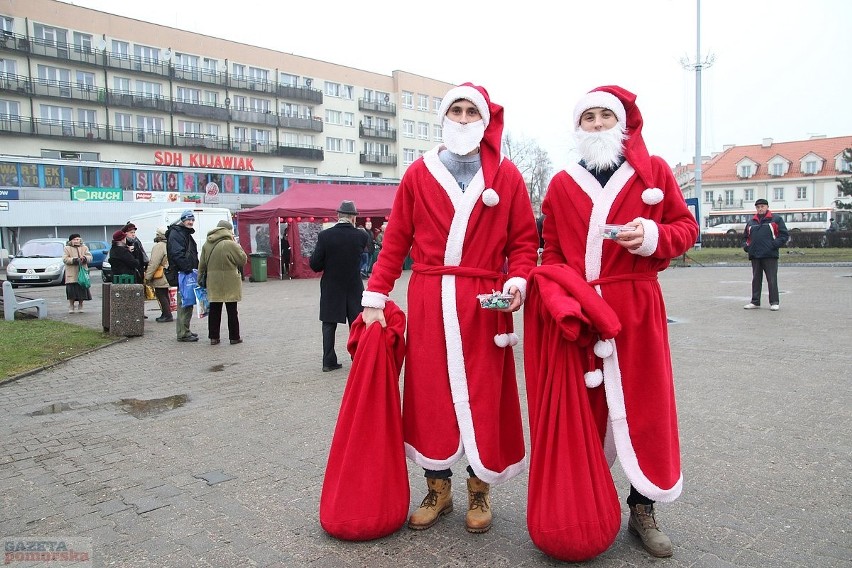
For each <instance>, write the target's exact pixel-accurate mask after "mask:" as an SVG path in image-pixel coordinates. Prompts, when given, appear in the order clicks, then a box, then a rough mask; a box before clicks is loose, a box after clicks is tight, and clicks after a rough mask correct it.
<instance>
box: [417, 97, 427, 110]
mask: <svg viewBox="0 0 852 568" xmlns="http://www.w3.org/2000/svg"><path fill="white" fill-rule="evenodd" d="M417 110H429V95H421V94H418V95H417Z"/></svg>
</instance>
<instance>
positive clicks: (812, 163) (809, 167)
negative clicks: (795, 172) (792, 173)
mask: <svg viewBox="0 0 852 568" xmlns="http://www.w3.org/2000/svg"><path fill="white" fill-rule="evenodd" d="M804 173H806V174H815V173H817V162H816V160H808V161H807V162H805V169H804Z"/></svg>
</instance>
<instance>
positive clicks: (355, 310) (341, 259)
mask: <svg viewBox="0 0 852 568" xmlns="http://www.w3.org/2000/svg"><path fill="white" fill-rule="evenodd" d="M337 214H338V221H337V224H336V225H334V226H333V227H330V228H328V229H325V230H324V231H320V234H319V235H318V236H317V245H316V248H314V252H313V253H311V258H310V266H311V270H313V271H314V272H322V273H323V274H322V278H321V279H320V313H319V319H320V321H322V370H323V371H326V372H327V371H334V370H335V369H339V368H341V367H342V366H343V365H341V364H340V363H338V361H337V353H336V352H335V350H334V334H335V331H337V324H338V323H345V322H347V321H348V322H349V326H350V327H351V326H352V322H353V321H355V318H357V317H358V314H360V313H361V294H362V293H363V292H364V284H363V282H362V281H361V271H360V267H361V252H363V250H364V248H365V247H366V246H367V239H368V237H367V233H366V232H364V231H361V230H358V229H357V228H355V218H356V217H357V216H358V210H357V209H356V208H355V203H353V202H352V201H344V202H343V203H341V204H340V208H339V209H338V210H337Z"/></svg>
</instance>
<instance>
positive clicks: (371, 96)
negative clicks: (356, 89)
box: [364, 89, 379, 103]
mask: <svg viewBox="0 0 852 568" xmlns="http://www.w3.org/2000/svg"><path fill="white" fill-rule="evenodd" d="M364 100H365V101H366V102H368V103H371V102H373V101H377V100H379V99H378V97H377V96H376V93H375V91H373V89H364Z"/></svg>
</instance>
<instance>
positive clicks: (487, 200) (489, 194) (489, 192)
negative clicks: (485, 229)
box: [482, 187, 500, 207]
mask: <svg viewBox="0 0 852 568" xmlns="http://www.w3.org/2000/svg"><path fill="white" fill-rule="evenodd" d="M482 202H483V203H484V204H485V205H487V206H488V207H494V206H495V205H497V204H498V203H500V196H499V195H497V192H496V191H494V190H493V189H491V188H490V187H489V188H488V189H486V190H485V191H483V192H482Z"/></svg>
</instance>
